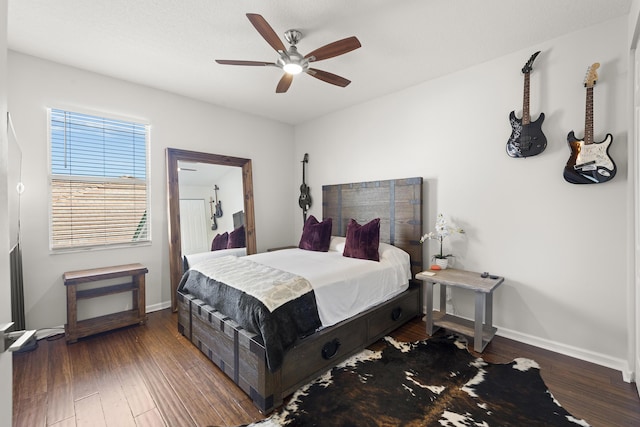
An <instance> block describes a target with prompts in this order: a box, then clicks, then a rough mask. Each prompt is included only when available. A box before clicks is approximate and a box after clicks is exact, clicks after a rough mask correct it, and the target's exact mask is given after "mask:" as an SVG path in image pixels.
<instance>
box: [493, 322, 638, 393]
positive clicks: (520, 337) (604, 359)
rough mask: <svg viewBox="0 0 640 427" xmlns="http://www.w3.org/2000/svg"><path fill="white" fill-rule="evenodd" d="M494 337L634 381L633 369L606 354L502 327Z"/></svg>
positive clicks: (627, 380)
mask: <svg viewBox="0 0 640 427" xmlns="http://www.w3.org/2000/svg"><path fill="white" fill-rule="evenodd" d="M496 335H499V336H501V337H504V338H509V339H512V340H514V341H518V342H521V343H524V344H529V345H532V346H535V347H539V348H543V349H545V350H549V351H554V352H556V353H560V354H564V355H565V356H570V357H575V358H576V359H580V360H584V361H586V362H591V363H595V364H596V365H600V366H604V367H607V368H611V369H614V370H616V371H620V373H621V374H622V379H623V380H624V381H626V382H632V381H634V379H635V378H634V377H635V375H634V371H633V369H632V368H631V367H630V366H629V363H628V362H627V361H626V360H624V359H619V358H615V357H611V356H608V355H606V354H601V353H596V352H593V351H588V350H585V349H582V348H578V347H573V346H570V345H566V344H561V343H558V342H556V341H551V340H546V339H543V338H539V337H534V336H532V335H527V334H523V333H521V332H516V331H513V330H510V329H506V328H503V327H499V328H498V331H497V332H496Z"/></svg>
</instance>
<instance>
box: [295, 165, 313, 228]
mask: <svg viewBox="0 0 640 427" xmlns="http://www.w3.org/2000/svg"><path fill="white" fill-rule="evenodd" d="M306 163H309V154H308V153H305V155H304V158H303V159H302V185H300V197H299V198H298V205H300V207H301V208H302V216H303V218H304V220H305V221H306V220H307V210H309V208H310V207H311V194H309V190H310V189H309V186H308V185H307V184H306V183H305V178H304V169H305V168H304V166H305V164H306Z"/></svg>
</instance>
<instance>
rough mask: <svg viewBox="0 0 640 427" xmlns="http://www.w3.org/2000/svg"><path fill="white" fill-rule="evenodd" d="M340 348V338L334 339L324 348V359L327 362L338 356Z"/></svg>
mask: <svg viewBox="0 0 640 427" xmlns="http://www.w3.org/2000/svg"><path fill="white" fill-rule="evenodd" d="M339 348H340V340H339V339H338V338H334V339H333V340H331V341H329V342H328V343H326V344H325V345H323V346H322V358H323V359H325V360H329V359H331V358H332V357H334V356H335V355H336V354H338V349H339Z"/></svg>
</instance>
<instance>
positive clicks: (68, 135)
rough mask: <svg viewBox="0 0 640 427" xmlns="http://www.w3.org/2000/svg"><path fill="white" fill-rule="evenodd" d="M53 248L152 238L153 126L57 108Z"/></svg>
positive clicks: (52, 118) (52, 119) (53, 114)
mask: <svg viewBox="0 0 640 427" xmlns="http://www.w3.org/2000/svg"><path fill="white" fill-rule="evenodd" d="M49 130H50V132H49V135H50V144H51V146H50V153H51V165H50V166H51V175H50V188H51V215H50V220H51V224H50V239H51V248H52V249H54V250H55V249H71V248H82V247H95V246H106V245H121V244H133V243H137V242H146V241H149V240H150V238H149V236H150V233H149V227H148V221H149V215H148V206H149V202H148V194H149V191H148V182H147V146H148V144H147V140H148V136H149V128H148V125H145V124H140V123H132V122H126V121H121V120H113V119H108V118H103V117H96V116H91V115H87V114H80V113H74V112H69V111H63V110H57V109H51V110H50V111H49Z"/></svg>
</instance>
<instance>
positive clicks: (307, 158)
mask: <svg viewBox="0 0 640 427" xmlns="http://www.w3.org/2000/svg"><path fill="white" fill-rule="evenodd" d="M302 163H309V153H304V158H303V159H302Z"/></svg>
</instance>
